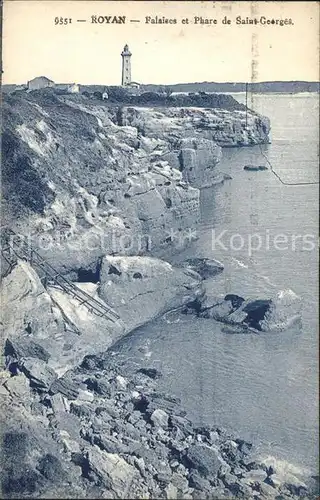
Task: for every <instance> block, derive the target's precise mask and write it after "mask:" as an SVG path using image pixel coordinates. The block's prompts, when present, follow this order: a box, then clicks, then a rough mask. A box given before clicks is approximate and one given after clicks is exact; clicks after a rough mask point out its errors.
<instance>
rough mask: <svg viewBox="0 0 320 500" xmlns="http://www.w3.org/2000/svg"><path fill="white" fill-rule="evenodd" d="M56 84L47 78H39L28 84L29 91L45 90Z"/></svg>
mask: <svg viewBox="0 0 320 500" xmlns="http://www.w3.org/2000/svg"><path fill="white" fill-rule="evenodd" d="M54 85H55V83H54V82H53V81H52V80H50V79H49V78H47V77H46V76H37V77H36V78H33V79H32V80H29V81H28V83H27V86H28V90H39V89H45V88H46V87H54Z"/></svg>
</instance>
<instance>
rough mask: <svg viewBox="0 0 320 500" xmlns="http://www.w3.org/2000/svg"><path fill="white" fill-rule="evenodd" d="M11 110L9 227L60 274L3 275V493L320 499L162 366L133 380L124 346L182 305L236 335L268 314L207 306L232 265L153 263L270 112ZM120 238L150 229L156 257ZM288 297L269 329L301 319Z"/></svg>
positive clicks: (24, 263)
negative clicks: (217, 423)
mask: <svg viewBox="0 0 320 500" xmlns="http://www.w3.org/2000/svg"><path fill="white" fill-rule="evenodd" d="M17 110H19V113H18V111H17ZM4 113H5V124H6V130H5V133H4V139H3V151H4V169H3V184H4V190H3V194H4V207H5V208H4V216H5V222H6V223H7V224H8V227H9V228H10V229H12V228H13V229H14V230H15V231H16V232H19V235H20V237H24V236H28V237H29V236H31V240H32V247H31V249H34V248H35V249H36V250H37V252H39V256H40V257H41V259H44V260H43V261H41V262H42V264H41V265H42V269H43V266H45V268H46V269H51V270H52V269H53V270H54V276H53V275H52V274H51V275H50V276H51V278H52V279H47V276H41V273H40V272H39V267H38V268H37V266H36V262H35V261H34V260H32V259H31V258H29V257H28V258H26V257H25V256H24V257H19V258H17V259H16V260H15V262H10V261H9V265H8V266H5V267H4V269H2V270H1V271H2V272H1V275H2V282H1V293H2V305H3V311H4V313H3V314H2V318H1V319H2V324H1V329H2V332H1V333H2V335H1V346H0V347H1V357H2V361H3V370H2V371H1V373H0V400H1V405H2V408H3V410H2V412H1V415H0V419H1V422H0V423H1V426H0V427H1V433H2V453H1V460H2V464H1V465H2V471H1V478H0V479H1V484H2V491H3V497H4V498H62V497H63V498H128V497H130V498H150V499H153V498H167V499H176V498H177V499H178V498H186V499H188V498H189V499H193V498H194V499H196V498H217V499H218V498H244V499H246V498H253V499H256V498H270V499H277V500H280V498H292V497H297V496H300V497H302V498H316V497H315V496H314V495H313V493H312V491H313V490H312V487H311V486H310V485H309V483H308V481H307V483H308V484H306V482H304V481H303V480H301V478H298V477H295V476H292V475H291V477H287V476H284V475H283V474H282V473H281V470H277V467H276V466H272V465H271V464H267V463H264V464H263V463H260V462H259V461H257V460H256V459H255V458H254V455H253V447H252V445H251V444H250V443H247V442H244V441H243V440H241V439H240V438H237V437H232V436H229V435H228V434H227V433H226V432H225V431H224V430H223V429H220V428H216V427H213V428H198V427H196V426H194V425H193V424H192V422H191V421H189V420H188V418H187V415H186V413H185V411H184V410H183V408H182V407H181V404H180V402H179V401H178V400H177V399H176V398H175V397H174V395H172V394H163V393H162V392H161V391H159V389H158V386H157V383H158V380H159V378H161V373H159V372H157V371H156V370H155V369H154V368H152V367H149V366H147V365H146V366H137V367H136V370H135V371H134V372H132V373H127V370H126V367H125V366H124V365H121V363H119V362H118V360H114V361H113V357H112V355H111V354H110V352H109V351H108V349H109V348H110V347H111V346H112V345H114V344H115V343H116V342H117V341H118V340H119V339H121V338H123V337H124V336H125V335H127V334H128V333H129V332H132V331H133V330H134V329H135V328H137V327H139V326H140V325H143V324H146V323H147V322H149V321H151V320H152V319H154V318H156V317H158V316H161V315H163V314H164V313H166V312H167V311H170V310H172V309H174V308H184V312H185V313H192V314H196V315H200V316H202V317H207V318H208V321H209V320H219V319H220V320H222V321H224V322H226V323H228V322H229V323H230V324H232V325H233V326H235V325H238V326H239V325H241V326H243V325H244V323H248V318H249V320H250V321H251V320H252V318H253V317H255V320H257V318H256V316H255V313H253V308H252V307H253V306H252V300H251V299H250V298H244V297H236V296H232V297H231V296H226V297H215V298H212V297H211V298H210V297H206V293H205V289H204V281H205V279H207V278H208V277H214V276H215V274H216V273H220V272H222V270H223V264H221V263H218V262H215V261H210V262H208V260H206V259H200V260H199V259H198V260H197V259H191V260H189V261H188V262H186V263H184V265H182V266H172V265H171V264H169V263H168V262H165V261H163V260H160V259H156V258H154V257H152V255H154V252H156V250H157V249H164V248H165V249H166V248H167V249H171V248H172V247H173V245H174V242H173V241H172V238H171V237H170V236H168V231H169V230H174V231H175V232H176V233H178V234H181V235H183V234H184V230H186V229H187V228H190V227H191V226H192V225H193V224H195V223H196V222H197V220H198V218H199V189H200V188H201V187H203V186H205V185H213V184H215V183H219V182H223V181H224V180H225V178H223V176H222V175H221V174H220V173H219V172H217V171H216V166H217V164H218V162H219V159H220V156H221V147H224V146H231V147H236V146H239V145H243V146H249V145H253V144H260V143H265V142H268V132H269V128H270V125H269V121H268V119H266V118H264V117H260V116H259V115H257V114H255V113H252V112H249V113H248V116H247V120H245V112H244V111H243V110H239V109H236V110H234V111H228V110H224V109H217V110H215V109H209V110H208V109H204V108H202V109H196V108H187V109H184V108H174V109H173V108H167V109H166V108H161V109H158V108H157V109H151V108H143V109H142V108H137V107H136V108H135V107H124V108H119V109H117V108H116V107H111V108H108V107H107V106H105V105H104V104H103V103H100V102H99V103H95V102H93V101H92V100H90V99H86V98H85V97H84V96H74V97H72V96H58V95H55V94H54V93H50V92H49V93H46V92H44V93H41V92H40V93H36V94H34V95H32V94H28V95H25V96H19V95H17V96H15V95H12V96H8V97H6V102H5V109H4ZM246 121H247V125H248V127H246ZM30 186H32V189H30ZM114 234H116V236H117V241H118V240H121V238H122V239H123V238H129V239H130V238H133V237H135V236H136V235H144V234H147V235H148V236H150V237H151V239H152V245H153V246H152V249H151V248H150V246H148V245H149V241H148V240H147V241H146V240H143V242H139V247H138V249H137V248H136V246H129V247H125V246H124V245H122V246H121V247H120V248H118V247H116V248H115V247H114V245H113V243H114V241H113V239H112V237H113V236H114ZM43 236H44V237H45V238H47V240H48V241H49V242H50V243H51V244H50V245H49V246H48V247H47V248H44V247H43V246H41V244H40V240H41V238H42V237H43ZM102 236H103V238H102ZM91 239H95V241H97V240H98V244H96V245H95V246H94V248H93V247H91V246H90V245H89V244H88V242H91ZM180 239H182V240H183V238H180ZM150 241H151V240H150ZM37 255H38V253H37ZM146 255H148V256H146ZM50 265H51V266H54V267H53V268H52V267H48V266H50ZM46 266H47V267H46ZM77 296H78V298H77ZM83 296H84V297H86V301H84V302H87V303H86V304H85V303H84V302H83V301H82V300H80V301H79V300H78V299H79V297H83ZM87 297H89V300H88V299H87ZM90 298H91V299H92V301H91V307H90ZM280 298H281V297H280ZM285 298H286V297H285ZM276 299H277V298H270V297H267V298H264V299H263V300H265V301H267V303H266V302H264V303H263V304H259V306H260V308H258V309H259V314H260V316H259V321H258V322H257V321H256V323H257V324H259V326H260V327H261V328H260V331H261V330H263V327H262V324H261V320H265V319H266V318H265V316H266V315H267V314H269V316H268V318H267V319H268V321H269V325H270V324H272V325H273V326H274V324H275V319H277V318H278V319H279V318H280V319H283V318H285V317H286V314H287V313H286V310H285V311H283V310H281V306H282V303H280V304H279V302H277V301H276ZM93 300H94V302H93ZM272 301H273V302H272ZM272 305H273V306H274V308H272V307H271V306H272ZM94 307H96V308H98V310H100V311H101V309H102V311H108V312H109V313H110V314H111V316H110V315H108V314H105V315H104V314H101V315H99V314H96V313H95V312H94ZM254 310H255V311H256V310H257V308H255V309H254ZM96 312H97V310H96ZM262 313H263V314H262ZM270 314H271V316H270ZM232 318H233V319H232ZM230 319H232V321H231V322H230ZM271 320H272V321H271ZM257 324H254V325H251V326H253V327H256V326H257ZM263 326H266V328H267V327H268V325H266V324H263ZM101 353H104V354H101Z"/></svg>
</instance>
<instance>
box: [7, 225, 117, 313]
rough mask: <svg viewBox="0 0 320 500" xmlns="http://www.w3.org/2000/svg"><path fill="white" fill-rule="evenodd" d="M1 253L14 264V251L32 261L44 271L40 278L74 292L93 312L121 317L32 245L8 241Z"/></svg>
mask: <svg viewBox="0 0 320 500" xmlns="http://www.w3.org/2000/svg"><path fill="white" fill-rule="evenodd" d="M10 232H11V233H12V234H15V233H14V232H13V231H12V230H11V231H10ZM8 251H9V252H10V258H8V255H6V253H7V252H8ZM1 253H2V255H3V257H4V258H5V260H6V261H7V262H8V264H11V265H12V264H13V260H14V259H13V256H12V253H13V254H14V255H15V256H16V257H17V258H22V259H24V260H27V261H28V262H30V264H31V265H32V267H34V268H35V271H36V272H37V274H39V273H38V271H37V269H36V267H38V268H40V269H41V271H42V272H44V276H42V278H40V279H41V280H43V279H44V278H47V279H49V280H50V281H53V282H54V283H55V284H57V285H58V286H59V287H61V288H62V289H63V290H64V291H65V292H67V293H69V294H72V295H73V296H74V297H75V298H76V299H78V300H79V301H80V305H82V304H83V305H85V306H86V307H87V308H88V309H89V310H90V311H91V312H93V313H94V314H96V315H97V316H99V317H103V316H105V317H107V318H108V319H109V320H110V321H113V322H115V321H116V320H117V319H120V316H119V315H118V314H117V313H116V312H115V311H114V310H113V309H112V308H111V307H110V306H108V305H107V304H103V303H102V302H100V301H99V300H97V299H95V298H94V297H92V296H91V295H90V294H88V293H87V292H85V291H84V290H82V289H81V288H79V287H77V286H76V285H75V284H74V283H73V282H72V281H70V280H68V279H67V278H66V277H65V276H63V275H62V274H61V273H60V272H59V271H57V270H56V269H55V268H54V267H53V266H52V265H51V264H49V263H48V262H47V261H46V260H45V259H44V258H43V257H42V256H41V255H40V254H39V253H38V252H37V250H35V249H34V248H32V247H31V246H30V245H28V246H26V248H24V247H23V245H19V249H18V250H17V249H16V248H15V245H14V243H10V242H9V243H7V245H6V246H5V247H4V248H3V247H2V248H1Z"/></svg>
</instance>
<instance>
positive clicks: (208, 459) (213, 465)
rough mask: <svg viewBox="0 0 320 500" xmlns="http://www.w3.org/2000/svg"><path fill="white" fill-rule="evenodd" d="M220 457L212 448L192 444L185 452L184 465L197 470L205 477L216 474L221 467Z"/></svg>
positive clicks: (212, 476)
mask: <svg viewBox="0 0 320 500" xmlns="http://www.w3.org/2000/svg"><path fill="white" fill-rule="evenodd" d="M221 463H222V461H221V457H220V456H219V453H218V451H217V450H215V449H214V448H210V447H209V446H206V445H202V444H193V445H191V446H190V447H189V448H188V451H187V454H186V465H187V467H188V468H190V469H195V470H197V471H198V472H199V473H200V474H201V475H202V476H204V477H205V478H207V477H211V478H214V477H216V476H217V474H218V471H219V469H220V467H221Z"/></svg>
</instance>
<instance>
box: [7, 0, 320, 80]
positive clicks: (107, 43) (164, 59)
mask: <svg viewBox="0 0 320 500" xmlns="http://www.w3.org/2000/svg"><path fill="white" fill-rule="evenodd" d="M3 9H4V12H3V54H2V59H3V83H4V84H6V83H26V82H27V81H28V80H30V79H32V78H34V77H35V76H40V75H45V76H47V77H49V78H51V79H52V80H54V81H55V82H60V83H71V82H77V83H81V84H94V83H96V84H106V85H118V84H120V83H121V55H120V54H121V51H122V49H123V46H124V44H125V43H128V44H129V48H130V51H131V52H132V79H133V80H134V81H136V82H139V83H156V84H173V83H182V82H201V81H214V82H226V81H229V82H236V81H248V82H250V81H270V80H285V81H286V80H307V81H317V80H319V3H318V2H312V1H311V2H309V1H306V2H290V1H284V2H281V1H277V2H260V1H259V2H251V1H246V2H236V1H232V2H230V1H225V2H223V1H218V2H213V1H204V2H200V1H197V2H196V1H194V2H183V1H175V0H171V1H167V2H158V1H155V2H153V1H152V2H151V1H149V2H145V1H140V0H137V1H130V2H122V1H116V2H115V1H114V2H113V1H107V0H103V1H94V0H92V1H90V0H87V1H84V0H82V1H79V0H73V1H68V0H64V1H59V0H4V7H3ZM94 15H97V16H120V15H121V16H126V23H125V24H106V23H103V24H98V23H91V16H94ZM148 16H149V17H151V18H153V19H155V17H156V16H158V18H162V16H165V17H166V18H168V19H176V20H177V23H176V24H152V23H146V22H145V18H146V17H148ZM225 16H227V18H228V19H230V20H231V21H232V22H231V24H229V25H226V24H222V22H221V21H222V19H223V18H224V17H225ZM237 16H241V17H242V18H243V19H245V18H246V17H247V16H248V17H249V18H255V17H256V18H258V19H260V17H261V16H265V17H266V18H268V19H270V20H271V19H272V18H273V19H285V18H287V19H290V18H291V19H292V22H293V24H292V25H287V26H279V25H271V24H270V25H263V26H262V25H257V26H252V25H248V24H245V25H242V24H241V25H237V24H236V23H235V20H236V17H237ZM56 17H63V18H67V19H69V18H71V19H72V21H71V24H69V23H68V24H67V25H55V18H56ZM195 17H198V18H200V17H202V18H203V19H205V18H207V19H216V20H217V24H213V23H212V24H209V25H205V24H200V23H198V24H195V23H194V18H195ZM77 19H83V20H86V22H81V23H79V22H77ZM130 19H134V20H139V21H140V22H139V23H137V22H135V23H132V22H130ZM183 19H188V20H189V24H182V20H183Z"/></svg>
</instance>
